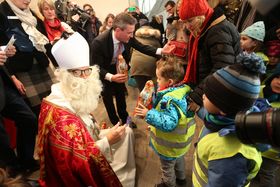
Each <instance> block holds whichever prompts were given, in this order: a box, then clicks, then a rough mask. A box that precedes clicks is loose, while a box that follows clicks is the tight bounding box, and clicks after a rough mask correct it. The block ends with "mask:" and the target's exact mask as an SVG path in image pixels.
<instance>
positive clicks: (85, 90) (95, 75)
mask: <svg viewBox="0 0 280 187" xmlns="http://www.w3.org/2000/svg"><path fill="white" fill-rule="evenodd" d="M91 68H92V72H91V74H90V76H89V77H88V78H86V79H84V78H79V77H74V76H73V75H72V74H71V73H69V72H68V71H67V70H61V69H60V70H58V71H57V72H56V75H57V78H58V80H59V81H60V83H61V90H62V92H63V95H64V96H65V98H66V99H67V100H68V101H69V102H70V105H71V106H72V108H73V109H74V110H75V112H76V113H77V114H78V115H81V114H90V113H91V112H93V111H94V110H95V109H96V107H97V105H98V101H99V96H100V94H101V91H102V83H101V81H100V79H99V69H98V67H97V66H93V67H91Z"/></svg>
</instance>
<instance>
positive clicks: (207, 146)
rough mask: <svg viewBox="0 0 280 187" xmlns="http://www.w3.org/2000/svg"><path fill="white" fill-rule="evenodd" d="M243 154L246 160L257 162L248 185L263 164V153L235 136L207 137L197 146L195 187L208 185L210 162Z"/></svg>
mask: <svg viewBox="0 0 280 187" xmlns="http://www.w3.org/2000/svg"><path fill="white" fill-rule="evenodd" d="M238 153H240V154H242V155H243V156H244V157H245V158H247V159H249V160H253V161H255V166H254V168H253V169H252V170H251V171H250V173H249V175H248V177H247V181H248V183H247V185H246V186H249V182H250V180H251V179H253V178H254V177H255V176H256V175H257V173H258V171H259V169H260V167H261V163H262V157H261V153H259V152H258V151H257V149H256V148H254V147H252V146H250V145H246V144H243V143H241V142H240V140H238V138H237V137H236V136H234V135H227V136H224V137H220V136H219V134H218V132H213V133H210V134H207V135H205V136H204V137H203V138H202V139H201V140H200V141H199V142H198V144H197V147H196V152H195V154H194V165H193V173H192V182H193V186H194V187H198V186H206V184H207V183H208V161H211V160H218V159H224V158H230V157H233V156H234V155H236V154H238Z"/></svg>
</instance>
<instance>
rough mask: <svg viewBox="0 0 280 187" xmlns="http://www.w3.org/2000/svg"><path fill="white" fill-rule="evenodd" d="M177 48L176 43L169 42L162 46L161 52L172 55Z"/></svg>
mask: <svg viewBox="0 0 280 187" xmlns="http://www.w3.org/2000/svg"><path fill="white" fill-rule="evenodd" d="M175 49H176V46H175V45H170V44H169V42H168V43H167V44H165V46H164V47H163V48H162V51H161V54H163V55H171V54H172V53H173V52H174V50H175Z"/></svg>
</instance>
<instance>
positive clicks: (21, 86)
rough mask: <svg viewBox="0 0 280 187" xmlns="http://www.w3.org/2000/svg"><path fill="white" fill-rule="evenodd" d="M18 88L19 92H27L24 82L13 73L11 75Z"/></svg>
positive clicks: (23, 93)
mask: <svg viewBox="0 0 280 187" xmlns="http://www.w3.org/2000/svg"><path fill="white" fill-rule="evenodd" d="M11 78H12V80H13V82H14V84H15V86H16V88H17V89H18V91H19V93H20V94H22V95H25V94H26V89H25V87H24V85H23V84H22V82H21V81H20V80H18V79H17V78H16V76H14V75H12V76H11Z"/></svg>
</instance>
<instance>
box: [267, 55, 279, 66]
mask: <svg viewBox="0 0 280 187" xmlns="http://www.w3.org/2000/svg"><path fill="white" fill-rule="evenodd" d="M268 59H269V65H272V66H274V65H277V64H278V63H280V57H274V56H268Z"/></svg>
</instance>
